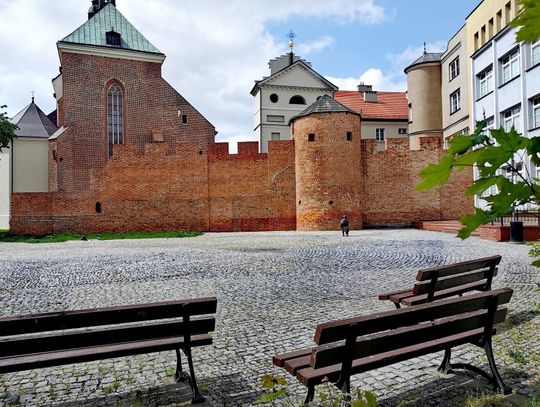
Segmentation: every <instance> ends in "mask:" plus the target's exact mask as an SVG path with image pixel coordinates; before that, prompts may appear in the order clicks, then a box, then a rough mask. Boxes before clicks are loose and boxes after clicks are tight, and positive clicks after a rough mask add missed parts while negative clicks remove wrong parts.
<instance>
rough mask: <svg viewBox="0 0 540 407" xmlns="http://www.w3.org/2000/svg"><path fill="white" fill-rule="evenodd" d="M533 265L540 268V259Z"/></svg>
mask: <svg viewBox="0 0 540 407" xmlns="http://www.w3.org/2000/svg"><path fill="white" fill-rule="evenodd" d="M532 265H533V266H534V267H540V259H538V260H535V261H533V262H532Z"/></svg>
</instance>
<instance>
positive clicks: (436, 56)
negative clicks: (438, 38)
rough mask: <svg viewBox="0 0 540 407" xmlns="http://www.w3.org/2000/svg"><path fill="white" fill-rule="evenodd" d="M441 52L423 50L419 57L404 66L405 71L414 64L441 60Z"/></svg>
mask: <svg viewBox="0 0 540 407" xmlns="http://www.w3.org/2000/svg"><path fill="white" fill-rule="evenodd" d="M442 54H443V53H442V52H424V53H423V54H422V56H421V57H420V58H418V59H416V60H415V61H414V62H413V63H412V64H410V65H409V66H408V67H407V68H405V73H407V71H408V70H409V69H410V68H412V67H413V66H416V65H420V64H426V63H429V62H441V60H442Z"/></svg>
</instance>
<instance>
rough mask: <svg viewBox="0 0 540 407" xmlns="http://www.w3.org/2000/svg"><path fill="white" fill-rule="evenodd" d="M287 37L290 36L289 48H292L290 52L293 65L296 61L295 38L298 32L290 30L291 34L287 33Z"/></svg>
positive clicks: (290, 62)
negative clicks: (294, 51)
mask: <svg viewBox="0 0 540 407" xmlns="http://www.w3.org/2000/svg"><path fill="white" fill-rule="evenodd" d="M287 37H289V48H290V49H291V52H289V65H292V64H293V62H294V53H293V48H294V39H295V38H296V34H295V33H294V31H293V30H290V31H289V34H287Z"/></svg>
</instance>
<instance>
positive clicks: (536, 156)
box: [527, 137, 540, 164]
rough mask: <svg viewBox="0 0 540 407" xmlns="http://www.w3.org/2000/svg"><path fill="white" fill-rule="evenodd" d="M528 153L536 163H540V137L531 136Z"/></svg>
mask: <svg viewBox="0 0 540 407" xmlns="http://www.w3.org/2000/svg"><path fill="white" fill-rule="evenodd" d="M527 153H528V154H529V155H530V156H531V160H532V161H533V162H534V163H535V164H538V163H540V137H531V138H530V139H529V145H528V147H527Z"/></svg>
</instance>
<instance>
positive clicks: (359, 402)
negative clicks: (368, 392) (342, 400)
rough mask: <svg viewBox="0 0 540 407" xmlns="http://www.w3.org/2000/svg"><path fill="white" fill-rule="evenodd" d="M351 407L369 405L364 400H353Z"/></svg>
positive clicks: (366, 406)
mask: <svg viewBox="0 0 540 407" xmlns="http://www.w3.org/2000/svg"><path fill="white" fill-rule="evenodd" d="M351 406H352V407H369V405H368V403H367V402H365V401H364V400H353V401H352V403H351Z"/></svg>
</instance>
